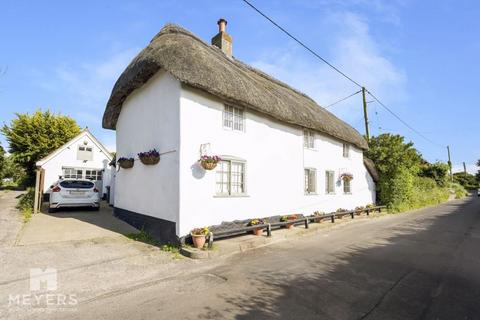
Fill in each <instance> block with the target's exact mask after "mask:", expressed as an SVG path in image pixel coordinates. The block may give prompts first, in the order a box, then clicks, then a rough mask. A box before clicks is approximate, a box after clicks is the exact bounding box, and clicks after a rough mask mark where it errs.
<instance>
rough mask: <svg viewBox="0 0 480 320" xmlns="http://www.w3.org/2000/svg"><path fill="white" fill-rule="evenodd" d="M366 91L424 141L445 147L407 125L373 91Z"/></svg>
mask: <svg viewBox="0 0 480 320" xmlns="http://www.w3.org/2000/svg"><path fill="white" fill-rule="evenodd" d="M367 93H368V94H369V95H370V96H371V97H372V98H373V99H374V100H375V101H377V102H378V104H380V105H381V106H382V107H383V108H384V109H385V110H387V111H388V112H389V113H390V114H391V115H392V116H394V117H395V118H397V120H398V121H400V122H401V123H403V125H405V126H406V127H407V128H409V129H410V130H412V131H413V132H415V133H416V134H418V135H419V136H420V137H422V138H423V139H425V140H426V141H428V142H430V143H431V144H434V145H436V146H438V147H441V148H445V146H442V145H441V144H439V143H436V142H435V141H433V140H431V139H429V138H427V137H426V136H425V135H423V134H422V133H421V132H420V131H418V130H416V129H415V128H413V127H412V126H411V125H409V124H408V123H407V122H406V121H404V120H403V119H402V118H400V116H398V115H397V114H396V113H395V112H393V111H392V110H391V109H390V108H389V107H387V106H386V105H385V104H384V103H383V102H382V101H380V100H379V99H378V98H377V97H376V96H375V95H374V94H373V93H371V92H370V91H368V90H367Z"/></svg>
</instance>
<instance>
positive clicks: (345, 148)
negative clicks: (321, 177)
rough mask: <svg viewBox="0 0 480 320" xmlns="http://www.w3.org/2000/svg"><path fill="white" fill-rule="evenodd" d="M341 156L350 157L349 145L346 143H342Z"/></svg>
mask: <svg viewBox="0 0 480 320" xmlns="http://www.w3.org/2000/svg"><path fill="white" fill-rule="evenodd" d="M343 157H344V158H349V157H350V145H349V144H348V143H344V144H343Z"/></svg>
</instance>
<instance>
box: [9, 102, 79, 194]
mask: <svg viewBox="0 0 480 320" xmlns="http://www.w3.org/2000/svg"><path fill="white" fill-rule="evenodd" d="M1 132H2V133H3V134H4V135H5V137H6V138H7V141H8V142H9V145H10V148H9V151H10V153H11V154H12V157H13V158H12V159H13V161H14V162H15V164H17V165H18V166H19V167H20V168H22V169H24V170H25V173H26V175H27V183H28V184H30V185H31V184H33V182H34V181H35V163H36V162H37V161H38V160H40V159H41V158H43V157H45V156H46V155H48V154H49V153H51V152H52V151H54V150H55V149H57V148H59V147H60V146H62V145H63V144H65V143H66V142H67V141H69V140H70V139H72V138H73V137H75V136H76V135H77V134H78V133H80V127H79V126H78V125H77V123H76V122H75V120H74V119H72V118H70V117H68V116H64V115H60V114H54V113H51V112H50V111H45V112H43V111H41V110H38V111H36V112H35V113H33V114H28V113H26V114H21V113H16V118H15V119H13V120H12V121H11V123H10V125H4V126H3V128H2V129H1Z"/></svg>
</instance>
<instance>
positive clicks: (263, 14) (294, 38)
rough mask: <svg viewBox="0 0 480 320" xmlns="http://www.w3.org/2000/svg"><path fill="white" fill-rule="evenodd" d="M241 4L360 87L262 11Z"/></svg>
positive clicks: (247, 2)
mask: <svg viewBox="0 0 480 320" xmlns="http://www.w3.org/2000/svg"><path fill="white" fill-rule="evenodd" d="M242 1H243V2H245V3H246V4H247V5H249V6H250V7H251V8H252V9H253V10H255V11H257V12H258V13H259V14H260V15H262V16H263V17H264V18H265V19H267V20H268V21H270V22H271V23H272V24H273V25H274V26H275V27H277V28H278V29H280V30H281V31H282V32H283V33H285V34H286V35H287V36H289V37H290V38H292V39H293V40H295V41H296V42H297V43H298V44H299V45H301V46H302V47H304V48H305V49H307V50H308V51H309V52H310V53H311V54H313V55H314V56H315V57H317V58H318V59H320V60H321V61H322V62H324V63H325V64H327V65H328V66H329V67H330V68H332V69H333V70H335V71H337V72H338V73H339V74H341V75H342V76H344V77H345V78H346V79H348V80H349V81H351V82H352V83H354V84H355V85H357V86H358V87H360V88H361V87H362V85H361V84H359V83H358V82H357V81H355V80H353V79H352V78H350V77H349V76H347V75H346V74H345V73H343V72H342V71H341V70H340V69H338V68H337V67H335V66H334V65H333V64H331V63H330V62H328V61H327V60H325V59H324V58H322V57H321V56H320V55H319V54H318V53H316V52H315V51H313V50H312V49H310V48H309V47H308V46H307V45H306V44H304V43H303V42H302V41H300V40H299V39H298V38H297V37H295V36H293V35H292V34H291V33H290V32H288V31H287V30H285V29H284V28H283V27H282V26H280V25H279V24H278V23H276V22H275V21H273V20H272V19H271V18H270V17H269V16H267V15H266V14H265V13H263V12H262V11H260V10H259V9H257V7H255V6H254V5H253V4H251V3H250V2H249V1H247V0H242Z"/></svg>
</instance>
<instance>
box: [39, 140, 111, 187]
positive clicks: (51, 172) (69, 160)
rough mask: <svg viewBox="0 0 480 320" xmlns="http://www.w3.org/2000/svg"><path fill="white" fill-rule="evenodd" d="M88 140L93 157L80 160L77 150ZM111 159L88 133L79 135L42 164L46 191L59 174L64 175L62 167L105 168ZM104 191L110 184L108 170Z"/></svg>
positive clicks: (104, 177)
mask: <svg viewBox="0 0 480 320" xmlns="http://www.w3.org/2000/svg"><path fill="white" fill-rule="evenodd" d="M84 141H87V146H91V147H93V159H92V160H88V161H83V160H78V159H77V150H78V146H79V145H82V146H83V145H84V144H83V142H84ZM109 162H110V160H109V159H108V158H107V156H106V155H105V153H104V152H103V151H102V149H100V148H99V147H98V146H97V145H96V144H95V143H94V142H93V141H92V139H90V137H89V136H88V135H87V133H84V134H83V135H81V136H79V137H78V139H76V140H74V141H72V143H71V144H70V145H69V146H68V147H67V148H65V149H64V150H63V151H62V152H60V153H59V154H57V155H55V156H54V157H53V158H51V159H49V160H48V161H47V162H46V163H44V164H43V165H42V168H43V169H44V170H45V179H44V184H43V190H44V192H48V191H49V188H50V186H51V185H52V184H53V183H54V182H55V181H57V180H58V178H59V176H63V171H62V168H64V167H71V168H85V169H96V170H103V169H105V168H107V170H108V163H109ZM102 179H103V181H102V189H103V190H102V193H103V192H106V186H108V185H109V184H110V174H109V173H108V172H107V174H105V172H104V175H103V177H102Z"/></svg>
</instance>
